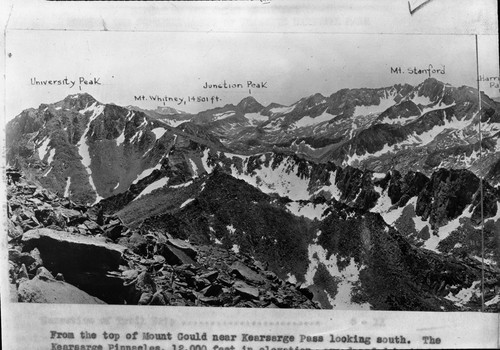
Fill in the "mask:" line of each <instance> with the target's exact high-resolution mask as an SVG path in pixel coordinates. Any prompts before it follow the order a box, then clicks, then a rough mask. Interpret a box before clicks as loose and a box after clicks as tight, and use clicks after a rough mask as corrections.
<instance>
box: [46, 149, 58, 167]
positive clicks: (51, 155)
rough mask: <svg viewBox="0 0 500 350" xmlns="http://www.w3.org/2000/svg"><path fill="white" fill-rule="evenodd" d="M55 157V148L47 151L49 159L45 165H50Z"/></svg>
mask: <svg viewBox="0 0 500 350" xmlns="http://www.w3.org/2000/svg"><path fill="white" fill-rule="evenodd" d="M55 155H56V149H55V148H52V149H51V150H50V151H49V158H47V163H49V165H50V164H51V163H52V161H53V160H54V156H55Z"/></svg>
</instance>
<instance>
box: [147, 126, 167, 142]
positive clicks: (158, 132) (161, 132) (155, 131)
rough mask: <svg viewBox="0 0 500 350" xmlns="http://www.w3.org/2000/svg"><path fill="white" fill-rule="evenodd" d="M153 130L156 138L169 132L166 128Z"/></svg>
mask: <svg viewBox="0 0 500 350" xmlns="http://www.w3.org/2000/svg"><path fill="white" fill-rule="evenodd" d="M151 132H152V133H153V134H155V137H156V139H157V140H159V139H160V138H161V137H162V136H163V135H164V134H165V133H166V132H167V130H165V128H154V129H152V130H151Z"/></svg>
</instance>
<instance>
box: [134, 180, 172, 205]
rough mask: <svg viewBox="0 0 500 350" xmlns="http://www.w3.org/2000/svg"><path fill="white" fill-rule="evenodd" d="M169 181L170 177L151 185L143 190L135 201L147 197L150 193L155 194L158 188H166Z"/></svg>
mask: <svg viewBox="0 0 500 350" xmlns="http://www.w3.org/2000/svg"><path fill="white" fill-rule="evenodd" d="M168 180H169V178H168V177H163V178H161V179H159V180H156V181H155V182H153V183H151V184H149V185H148V186H147V187H146V188H145V189H143V190H142V192H141V193H139V195H138V196H137V197H135V198H134V201H135V200H136V199H139V198H141V197H143V196H145V195H147V194H148V193H151V192H153V191H154V190H156V189H158V188H162V187H163V186H166V185H167V183H168Z"/></svg>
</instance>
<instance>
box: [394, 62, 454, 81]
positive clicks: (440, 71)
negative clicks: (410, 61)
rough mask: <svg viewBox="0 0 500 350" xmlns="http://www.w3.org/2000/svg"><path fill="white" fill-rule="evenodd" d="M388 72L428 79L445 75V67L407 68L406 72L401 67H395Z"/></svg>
mask: <svg viewBox="0 0 500 350" xmlns="http://www.w3.org/2000/svg"><path fill="white" fill-rule="evenodd" d="M390 72H391V74H405V73H408V74H413V75H420V74H425V75H427V76H428V77H429V78H430V77H432V76H437V75H445V74H446V66H445V65H436V66H434V65H432V64H429V65H427V66H424V67H417V66H413V67H408V68H406V70H405V69H404V68H402V67H401V66H396V67H390Z"/></svg>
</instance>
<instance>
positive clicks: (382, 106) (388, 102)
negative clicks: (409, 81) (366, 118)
mask: <svg viewBox="0 0 500 350" xmlns="http://www.w3.org/2000/svg"><path fill="white" fill-rule="evenodd" d="M394 96H395V95H394V93H391V94H387V93H386V95H385V97H382V98H381V99H380V102H379V104H378V105H368V106H356V107H355V108H354V115H353V116H358V115H369V114H380V113H382V112H383V111H385V110H386V109H387V108H389V107H391V106H392V105H394V103H395V102H394Z"/></svg>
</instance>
